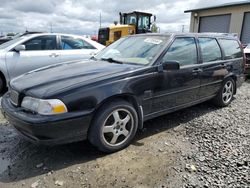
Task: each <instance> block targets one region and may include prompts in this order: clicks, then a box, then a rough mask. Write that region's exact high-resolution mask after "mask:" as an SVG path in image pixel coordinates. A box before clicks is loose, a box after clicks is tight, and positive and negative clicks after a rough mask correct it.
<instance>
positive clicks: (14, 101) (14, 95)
mask: <svg viewBox="0 0 250 188" xmlns="http://www.w3.org/2000/svg"><path fill="white" fill-rule="evenodd" d="M10 101H11V103H12V104H14V105H15V106H17V105H18V103H19V93H18V92H17V91H14V90H11V91H10Z"/></svg>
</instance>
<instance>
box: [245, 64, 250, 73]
mask: <svg viewBox="0 0 250 188" xmlns="http://www.w3.org/2000/svg"><path fill="white" fill-rule="evenodd" d="M245 74H246V75H250V64H246V70H245Z"/></svg>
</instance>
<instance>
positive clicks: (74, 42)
mask: <svg viewBox="0 0 250 188" xmlns="http://www.w3.org/2000/svg"><path fill="white" fill-rule="evenodd" d="M61 47H62V49H63V50H76V49H78V50H79V49H96V48H95V47H94V46H92V45H90V44H89V43H87V42H86V41H84V40H82V39H80V38H74V37H69V36H61Z"/></svg>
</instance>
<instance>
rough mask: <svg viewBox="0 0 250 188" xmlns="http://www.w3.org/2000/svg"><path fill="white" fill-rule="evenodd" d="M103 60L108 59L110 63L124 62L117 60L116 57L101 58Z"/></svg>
mask: <svg viewBox="0 0 250 188" xmlns="http://www.w3.org/2000/svg"><path fill="white" fill-rule="evenodd" d="M101 60H103V61H108V62H110V63H118V64H123V62H122V61H119V60H116V59H113V58H111V57H110V58H101Z"/></svg>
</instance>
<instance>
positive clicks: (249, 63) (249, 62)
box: [244, 43, 250, 75]
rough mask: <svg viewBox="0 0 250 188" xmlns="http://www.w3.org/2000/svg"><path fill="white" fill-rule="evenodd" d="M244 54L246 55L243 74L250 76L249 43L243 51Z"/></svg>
mask: <svg viewBox="0 0 250 188" xmlns="http://www.w3.org/2000/svg"><path fill="white" fill-rule="evenodd" d="M244 53H245V55H246V58H247V59H246V71H245V73H246V74H247V75H250V43H249V44H248V45H247V47H246V48H245V49H244Z"/></svg>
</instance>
